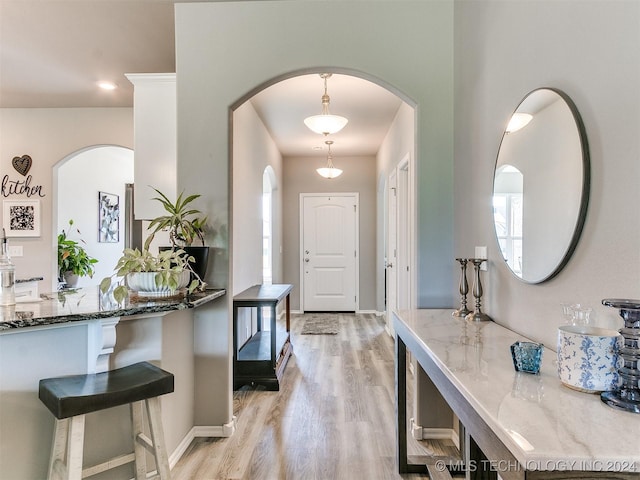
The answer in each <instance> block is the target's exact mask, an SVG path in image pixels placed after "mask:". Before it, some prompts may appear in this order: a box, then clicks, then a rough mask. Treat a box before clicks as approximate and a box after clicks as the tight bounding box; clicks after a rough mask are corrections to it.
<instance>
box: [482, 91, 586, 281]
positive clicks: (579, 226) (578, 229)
mask: <svg viewBox="0 0 640 480" xmlns="http://www.w3.org/2000/svg"><path fill="white" fill-rule="evenodd" d="M541 90H548V91H552V92H554V93H556V94H557V95H558V96H560V98H562V100H564V102H565V103H566V105H567V106H568V107H569V110H570V111H571V114H572V115H573V119H574V121H575V124H576V129H577V131H578V137H579V139H580V147H581V150H582V172H583V176H582V190H581V198H580V208H579V210H578V214H577V218H576V223H575V226H574V229H573V236H572V237H571V241H570V242H569V244H568V246H567V248H566V250H565V252H564V255H563V256H562V259H561V260H560V262H559V263H558V264H557V265H556V266H555V267H554V269H553V270H552V271H551V272H550V273H549V274H548V275H547V276H545V277H543V278H541V279H540V280H534V281H529V280H525V279H524V278H522V277H521V276H518V275H517V274H516V273H515V272H514V271H513V269H512V268H511V266H510V265H509V264H508V263H507V262H504V263H505V265H506V267H507V269H508V270H509V272H510V273H511V274H512V275H513V276H514V277H516V278H517V279H518V280H520V281H521V282H524V283H526V284H529V285H537V284H540V283H543V282H547V281H549V280H551V279H552V278H554V277H555V276H556V275H558V273H560V271H562V269H563V268H564V267H565V266H566V265H567V263H568V262H569V260H570V258H571V256H572V255H573V252H574V251H575V249H576V247H577V245H578V241H579V240H580V236H581V234H582V230H583V228H584V224H585V221H586V218H587V209H588V205H589V193H590V188H591V163H590V152H589V143H588V141H587V132H586V129H585V127H584V123H583V121H582V117H581V115H580V112H579V111H578V108H577V107H576V105H575V103H574V102H573V100H572V99H571V98H570V97H569V95H567V94H566V93H565V92H563V91H562V90H560V89H557V88H553V87H540V88H536V89H534V90H531V91H530V92H529V93H527V94H526V95H525V96H524V97H523V98H522V99H521V100H520V102H519V103H518V105H517V106H516V108H515V110H514V111H513V113H515V112H517V111H518V109H519V108H520V106H521V105H522V103H523V102H524V101H525V100H526V99H527V98H528V97H529V96H530V95H532V94H533V93H535V92H538V91H541ZM513 113H512V115H513ZM506 135H507V132H506V130H505V131H504V132H503V134H502V138H501V140H500V145H499V147H498V153H497V154H496V162H495V165H494V169H493V177H492V181H493V182H495V178H496V173H497V168H498V159H499V158H500V150H501V148H502V143H503V141H504V139H505V137H506ZM494 191H495V183H494V184H493V185H492V187H491V195H492V198H493V195H494V193H495V192H494ZM492 206H493V202H492ZM492 218H493V215H492ZM493 232H494V235H495V240H496V244H497V245H498V250H499V251H501V249H500V243H499V241H498V232H497V231H496V228H495V222H494V225H493Z"/></svg>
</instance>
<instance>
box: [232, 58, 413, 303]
mask: <svg viewBox="0 0 640 480" xmlns="http://www.w3.org/2000/svg"><path fill="white" fill-rule="evenodd" d="M319 72H323V73H325V72H328V73H332V74H333V77H332V78H331V79H330V81H331V82H332V83H329V86H328V93H329V94H330V95H331V97H332V99H335V100H332V102H335V103H334V105H335V108H334V109H332V113H334V112H335V113H338V114H342V113H343V112H342V111H340V107H342V109H345V108H346V106H345V104H346V103H349V102H350V103H351V104H350V105H348V107H349V109H354V110H357V109H358V108H359V107H361V109H362V110H363V111H364V112H365V113H363V114H361V115H362V116H364V117H373V118H377V117H380V118H383V119H384V125H383V126H382V127H381V126H379V125H374V127H372V128H365V130H367V131H369V130H374V129H375V128H377V129H378V130H377V131H376V133H377V137H376V138H373V136H371V135H370V136H369V137H363V139H361V138H360V137H358V136H357V134H352V135H349V134H348V133H347V132H348V129H349V128H354V129H355V128H357V127H358V118H351V119H350V120H349V121H350V123H351V126H350V125H348V126H347V127H345V129H344V132H339V133H337V134H334V135H330V136H329V137H331V138H333V139H334V140H335V146H334V147H332V148H334V150H333V158H334V163H340V165H341V166H340V168H344V169H345V173H344V174H343V175H342V176H340V177H338V178H337V179H332V180H327V179H324V178H322V177H320V176H319V175H318V174H317V173H316V172H315V170H316V168H318V167H320V166H324V164H326V155H327V152H326V149H325V150H320V151H319V153H315V152H314V150H312V147H313V148H319V147H318V145H322V143H323V141H324V140H325V137H323V136H322V135H318V134H316V133H313V132H311V131H309V130H308V129H307V128H306V126H304V125H303V122H302V120H303V118H304V117H305V116H307V115H310V114H315V113H318V111H319V109H320V94H321V93H322V90H321V83H320V79H319V78H318V75H317V74H318V73H319ZM338 72H340V73H338ZM347 74H348V75H347ZM340 82H344V83H346V85H347V86H346V87H345V86H344V85H343V84H341V83H340ZM356 83H357V86H356ZM345 88H347V89H348V88H351V89H352V90H350V94H347V93H345V91H343V90H342V89H345ZM277 89H279V90H277ZM271 90H276V91H275V92H272V91H271ZM362 90H364V93H362V92H361V91H362ZM354 91H355V92H357V93H356V94H354V93H353V92H354ZM280 92H282V93H280ZM279 95H280V96H279ZM358 95H370V96H369V97H364V98H363V97H361V96H358ZM265 97H268V98H269V99H270V100H269V101H270V102H272V104H269V101H267V100H264V98H265ZM354 97H355V98H354ZM296 98H300V100H298V101H296ZM390 98H393V100H390ZM274 99H275V100H274ZM292 99H293V100H292ZM273 104H275V105H276V106H275V107H274V106H273ZM353 104H355V105H353ZM372 106H373V107H374V108H373V109H372ZM375 108H379V111H378V112H377V113H376V111H375ZM349 111H352V110H349ZM281 112H286V114H287V115H288V117H287V120H286V122H289V123H291V124H292V125H291V126H288V127H282V126H279V127H274V125H273V122H283V119H282V118H281V117H279V115H283V114H282V113H281ZM354 115H355V114H354ZM230 118H231V130H232V138H233V142H232V149H231V150H232V158H231V160H230V171H231V172H232V173H231V175H232V179H231V185H232V191H231V196H232V199H233V200H232V203H233V216H232V221H233V223H234V226H233V228H232V230H233V238H235V239H236V240H234V241H233V244H232V252H233V257H234V258H238V260H237V261H234V265H233V273H232V275H233V278H234V281H233V290H234V292H239V291H242V290H243V289H244V288H247V287H248V286H250V285H251V284H252V283H251V281H252V279H253V278H254V277H256V275H255V274H254V275H251V274H249V273H248V271H247V270H248V269H249V268H250V266H249V265H248V264H247V262H250V261H251V258H252V256H254V255H255V253H254V252H251V251H246V250H244V249H245V248H251V247H250V246H248V245H247V241H246V240H247V228H248V226H247V222H248V221H251V218H252V217H253V216H254V215H253V213H252V212H251V211H250V208H251V206H250V202H251V201H250V200H249V199H250V198H251V197H253V196H255V193H256V191H257V189H258V187H259V185H258V182H257V175H258V173H259V172H260V171H262V170H261V168H264V167H262V164H261V163H260V162H264V161H266V159H268V158H271V161H272V162H273V164H274V165H275V166H276V168H275V170H274V174H276V175H278V176H279V178H278V182H279V184H281V185H282V186H283V188H282V190H283V195H284V199H283V201H282V217H281V218H282V222H283V223H282V225H279V226H277V225H276V226H274V230H277V231H281V232H282V241H283V244H280V245H278V244H277V243H275V242H274V243H273V251H274V252H275V253H274V254H276V255H277V252H278V251H281V252H282V253H283V254H282V258H281V262H282V268H283V276H282V277H281V278H283V281H284V283H291V284H293V285H294V290H293V292H292V295H291V301H292V308H293V309H294V311H295V310H297V309H298V308H299V306H300V305H301V303H302V302H301V291H300V288H299V286H300V284H301V282H302V279H301V277H300V275H301V274H300V262H301V261H302V260H301V256H300V221H299V215H300V212H299V195H300V194H302V193H331V192H359V194H360V199H361V201H360V229H361V237H360V238H361V241H360V251H359V255H360V262H359V263H360V267H359V278H360V279H361V280H360V281H359V282H358V283H359V284H360V288H359V289H358V295H359V309H360V310H359V311H362V312H370V313H378V314H380V315H384V300H385V294H384V288H385V286H384V283H385V258H384V254H381V252H384V251H385V248H384V247H383V249H382V250H380V248H377V247H376V244H377V242H376V241H373V242H372V241H371V239H372V238H373V239H377V240H378V241H382V242H383V243H384V242H385V241H386V236H385V235H384V218H385V217H386V215H387V212H386V204H385V203H380V202H379V201H378V200H377V195H378V194H377V178H378V177H379V176H380V175H383V176H387V175H388V172H389V171H390V170H392V169H394V168H395V166H396V164H397V163H398V162H399V161H400V159H401V155H400V152H402V154H403V155H404V154H405V153H406V152H411V158H415V151H416V139H415V135H414V134H413V133H414V132H415V129H416V125H415V121H416V111H415V102H414V101H413V100H411V99H410V98H409V97H408V96H407V95H405V94H402V93H401V92H400V91H399V90H398V89H397V88H395V87H393V86H391V85H388V84H387V83H386V82H384V81H383V80H380V79H378V78H375V77H374V76H372V75H368V74H364V73H362V72H358V71H355V70H353V69H344V68H343V69H333V68H326V67H317V68H309V69H304V70H299V71H295V72H290V73H288V74H285V75H281V76H279V77H276V78H274V79H272V80H270V81H268V82H264V83H262V84H261V85H260V86H258V87H256V88H253V89H252V90H251V91H250V93H248V94H246V95H244V96H242V97H241V99H240V100H238V101H237V102H235V103H234V104H233V105H232V112H231V115H230ZM380 123H383V121H382V120H381V121H380ZM283 132H284V133H283ZM292 136H295V137H296V138H300V140H299V141H298V140H292V139H291V137H292ZM282 137H286V138H285V139H284V140H283V138H282ZM363 143H367V144H368V145H366V146H365V147H363V146H362V144H363ZM354 145H355V146H354ZM280 150H283V152H281V151H280ZM345 150H348V153H346V154H343V153H342V152H344V151H345ZM251 152H253V155H255V157H256V158H252V153H251ZM336 152H338V153H336ZM351 152H355V153H353V154H351V155H350V154H349V153H351ZM252 176H253V177H256V178H254V179H253V180H252V179H251V177H252ZM250 184H255V186H254V188H255V189H256V191H254V192H251V191H250V190H249V187H248V185H250ZM413 191H415V188H414V189H413ZM412 201H413V202H414V203H415V197H414V198H413V199H412ZM247 202H249V204H248V203H247ZM254 203H255V202H254ZM245 208H248V210H245ZM413 211H415V208H414V209H413ZM379 219H383V220H382V222H380V221H379ZM413 220H414V223H415V218H414V219H413ZM412 232H414V234H415V228H413V229H412ZM257 240H258V239H257V237H256V240H255V241H254V246H253V248H254V249H255V248H257V247H258V246H259V244H258V242H257ZM283 246H284V247H286V248H283ZM239 259H242V260H239ZM414 261H415V258H414ZM259 267H260V265H259V264H257V263H256V264H254V266H253V268H255V269H256V271H257V269H258V268H259ZM274 281H275V280H274ZM281 281H282V280H281ZM411 288H412V289H414V290H415V284H414V285H412V286H411ZM412 298H415V294H413V295H412ZM380 305H381V306H382V308H379V306H380Z"/></svg>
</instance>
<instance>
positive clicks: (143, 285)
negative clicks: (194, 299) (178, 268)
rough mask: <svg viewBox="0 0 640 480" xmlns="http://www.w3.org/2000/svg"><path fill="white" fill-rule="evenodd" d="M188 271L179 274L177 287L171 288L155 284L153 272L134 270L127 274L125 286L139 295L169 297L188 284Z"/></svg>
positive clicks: (179, 292)
mask: <svg viewBox="0 0 640 480" xmlns="http://www.w3.org/2000/svg"><path fill="white" fill-rule="evenodd" d="M189 278H190V272H189V271H187V270H185V271H183V272H182V275H181V276H180V281H179V282H178V288H177V289H176V290H171V289H170V288H169V287H167V286H161V287H159V286H157V285H156V273H155V272H134V273H129V274H127V286H128V287H129V289H130V290H133V291H134V292H136V293H137V294H138V296H140V297H154V298H155V297H170V296H173V295H176V294H181V293H184V291H183V289H184V288H185V287H186V286H187V285H188V284H189Z"/></svg>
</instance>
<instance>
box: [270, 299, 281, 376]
mask: <svg viewBox="0 0 640 480" xmlns="http://www.w3.org/2000/svg"><path fill="white" fill-rule="evenodd" d="M276 334H277V331H276V305H275V304H272V305H271V365H272V366H273V368H274V369H275V368H276V355H277V354H278V353H280V352H276Z"/></svg>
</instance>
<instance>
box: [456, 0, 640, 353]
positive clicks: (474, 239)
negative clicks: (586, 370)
mask: <svg viewBox="0 0 640 480" xmlns="http://www.w3.org/2000/svg"><path fill="white" fill-rule="evenodd" d="M639 21H640V3H638V2H621V1H590V2H575V1H556V2H508V1H484V2H475V1H458V2H456V4H455V127H456V128H455V146H456V147H455V148H456V150H455V192H456V204H455V214H456V215H455V242H456V244H455V254H456V255H459V256H473V253H474V250H473V247H474V246H475V245H487V246H488V253H489V271H488V272H487V273H486V274H485V275H484V286H485V287H486V288H485V293H486V294H485V298H484V305H485V308H484V310H485V311H486V312H487V313H489V314H490V315H491V316H492V317H493V318H494V319H495V320H496V321H497V322H498V323H500V324H502V325H506V326H508V327H509V328H512V329H514V330H516V331H518V332H520V333H523V334H525V335H527V336H530V337H531V338H533V339H535V340H538V341H543V342H544V343H545V344H547V345H548V346H549V347H551V348H554V349H555V344H556V332H557V330H556V328H557V326H558V324H560V323H562V321H563V320H562V318H561V314H560V302H579V303H584V304H589V305H591V306H593V307H594V308H595V311H596V315H597V323H598V324H600V325H602V326H612V327H615V328H619V327H620V326H621V325H622V324H621V321H620V320H619V319H618V316H617V312H616V311H615V310H613V309H610V308H606V307H603V306H601V305H600V302H601V300H602V299H604V298H611V297H619V298H638V297H639V296H640V293H639V287H640V268H638V267H639V266H640V248H639V247H638V245H640V229H639V228H638V222H637V221H636V220H637V216H638V215H637V211H636V208H637V205H638V204H639V203H640V190H639V189H638V188H637V187H638V183H639V181H640V162H639V161H638V159H639V158H640V137H639V136H638V132H639V131H640V90H639V89H638V85H640V63H639V62H638V51H640V36H639V35H638V25H639V23H638V22H639ZM543 86H547V87H556V88H559V89H561V90H563V91H564V92H565V93H567V94H568V95H569V96H570V97H571V98H572V99H573V101H574V103H575V104H576V106H577V108H578V110H579V111H580V114H581V116H582V119H583V121H584V124H585V128H586V133H587V139H588V142H589V147H590V152H591V168H592V170H591V173H592V177H591V194H590V203H589V209H588V212H587V218H586V223H585V227H584V230H583V233H582V237H581V239H580V241H579V243H578V245H577V248H576V250H575V253H574V255H573V257H572V259H571V260H570V261H569V263H568V264H567V266H566V267H565V269H564V270H563V271H562V272H560V274H559V275H558V276H557V277H555V278H553V279H552V280H550V281H548V282H546V283H543V284H540V285H527V284H524V283H522V282H520V281H519V280H518V279H516V278H515V277H514V276H513V275H512V274H510V273H509V272H508V271H507V269H506V266H505V265H503V264H502V263H503V262H502V260H500V255H499V248H498V246H497V244H496V241H495V234H494V232H493V222H492V218H491V217H492V210H491V188H492V178H493V167H494V164H495V158H496V154H497V150H498V146H499V144H500V139H501V138H502V131H503V128H504V126H505V125H506V122H507V120H508V118H509V117H510V115H511V113H512V112H513V110H514V109H515V108H516V106H517V105H518V103H519V101H520V100H521V99H522V98H523V97H524V95H525V94H526V93H528V92H529V91H531V90H533V89H535V88H538V87H543Z"/></svg>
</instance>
